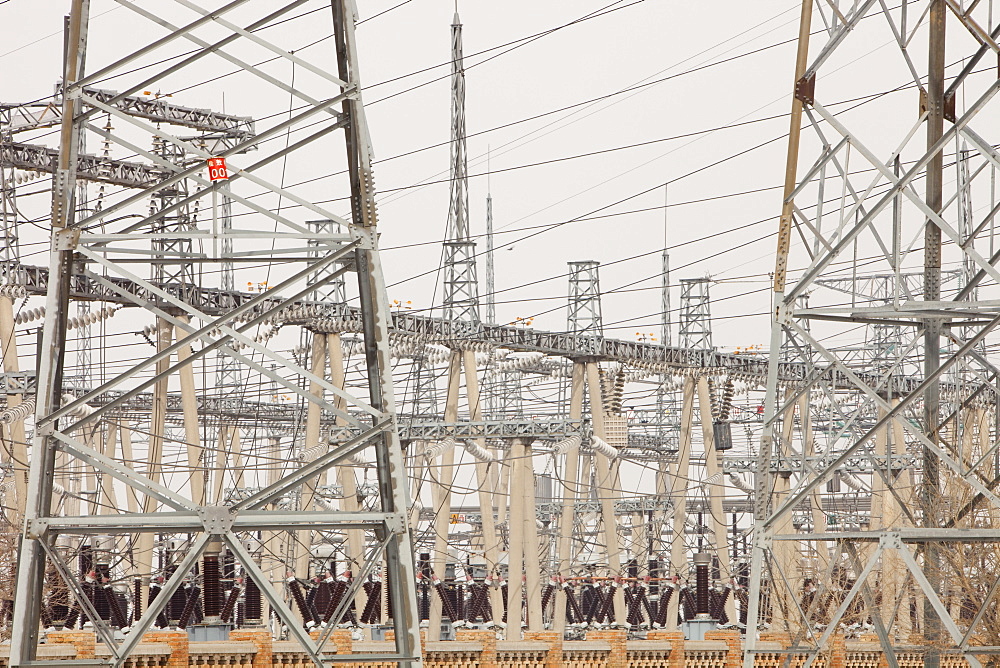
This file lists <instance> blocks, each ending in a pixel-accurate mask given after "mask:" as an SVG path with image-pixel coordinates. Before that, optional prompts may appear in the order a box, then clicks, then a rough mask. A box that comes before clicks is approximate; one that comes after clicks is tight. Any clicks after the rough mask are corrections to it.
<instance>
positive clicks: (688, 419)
mask: <svg viewBox="0 0 1000 668" xmlns="http://www.w3.org/2000/svg"><path fill="white" fill-rule="evenodd" d="M694 394H695V380H694V378H691V377H687V378H685V379H684V389H683V392H682V394H681V431H680V443H679V445H678V448H679V451H678V453H677V469H676V470H675V471H674V476H673V478H672V479H671V485H670V499H671V501H673V504H674V511H673V517H672V520H673V533H672V535H671V538H670V541H671V542H670V571H669V572H670V578H671V579H673V580H674V581H675V582H676V580H677V578H678V576H679V575H680V573H681V571H683V570H685V569H686V568H687V550H686V549H685V546H684V528H685V525H686V523H687V488H688V480H689V478H688V469H689V466H688V464H689V462H690V460H691V426H692V423H693V422H694ZM660 591H661V592H662V591H663V588H662V587H661V589H660ZM661 595H662V594H661ZM679 608H680V592H678V591H676V590H675V591H674V592H673V594H671V596H670V604H669V606H668V608H667V622H666V625H665V626H664V628H665V629H666V630H668V631H674V630H676V629H677V616H678V614H679Z"/></svg>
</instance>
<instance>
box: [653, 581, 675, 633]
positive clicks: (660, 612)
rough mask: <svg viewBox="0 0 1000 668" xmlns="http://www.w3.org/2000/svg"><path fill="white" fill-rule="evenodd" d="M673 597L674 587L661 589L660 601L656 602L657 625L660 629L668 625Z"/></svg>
mask: <svg viewBox="0 0 1000 668" xmlns="http://www.w3.org/2000/svg"><path fill="white" fill-rule="evenodd" d="M673 595H674V587H673V586H669V585H668V586H664V587H661V588H660V600H659V601H657V602H656V625H657V626H659V627H660V628H663V627H664V626H666V625H667V613H668V612H669V611H670V599H671V598H672V597H673Z"/></svg>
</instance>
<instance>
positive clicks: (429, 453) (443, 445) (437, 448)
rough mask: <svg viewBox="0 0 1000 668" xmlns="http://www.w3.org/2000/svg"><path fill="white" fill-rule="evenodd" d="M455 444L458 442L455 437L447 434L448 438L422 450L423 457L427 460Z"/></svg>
mask: <svg viewBox="0 0 1000 668" xmlns="http://www.w3.org/2000/svg"><path fill="white" fill-rule="evenodd" d="M456 445H458V443H457V442H456V441H455V439H454V438H452V437H451V436H449V437H448V438H446V439H444V440H442V441H438V442H437V443H435V444H434V445H432V446H430V447H429V448H427V449H426V450H424V458H425V459H427V460H428V461H431V460H433V459H434V458H435V457H437V456H438V455H440V454H441V453H443V452H445V451H446V450H450V449H453V448H454V447H455V446H456Z"/></svg>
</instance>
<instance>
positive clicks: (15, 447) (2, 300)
mask: <svg viewBox="0 0 1000 668" xmlns="http://www.w3.org/2000/svg"><path fill="white" fill-rule="evenodd" d="M0 351H2V353H3V371H4V373H17V372H18V371H20V366H19V362H18V359H17V337H16V336H15V334H14V306H13V302H12V301H11V299H10V297H6V296H0ZM21 401H22V395H20V394H15V393H11V394H8V395H7V408H15V407H17V406H20V405H21ZM2 436H3V439H4V440H5V441H7V443H8V444H9V447H7V448H4V455H3V461H4V463H6V464H9V465H10V467H11V471H13V474H14V496H13V498H12V499H10V501H9V502H8V503H7V507H8V508H16V509H17V514H16V517H12V518H11V524H12V525H13V526H18V525H19V524H20V518H21V517H23V516H24V504H25V500H26V498H27V490H28V444H27V442H26V441H25V436H24V421H23V420H17V421H16V422H14V423H13V424H11V425H5V426H4V427H3V431H2Z"/></svg>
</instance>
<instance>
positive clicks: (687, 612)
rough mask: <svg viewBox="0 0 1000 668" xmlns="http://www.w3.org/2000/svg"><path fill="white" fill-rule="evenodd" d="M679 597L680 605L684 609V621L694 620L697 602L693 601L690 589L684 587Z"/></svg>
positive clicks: (692, 593)
mask: <svg viewBox="0 0 1000 668" xmlns="http://www.w3.org/2000/svg"><path fill="white" fill-rule="evenodd" d="M680 595H681V605H682V606H683V607H684V620H685V621H690V620H692V619H694V616H695V615H696V614H698V613H697V612H696V610H697V609H698V602H697V600H695V597H694V592H693V591H691V588H690V587H684V588H683V589H681V591H680Z"/></svg>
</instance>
